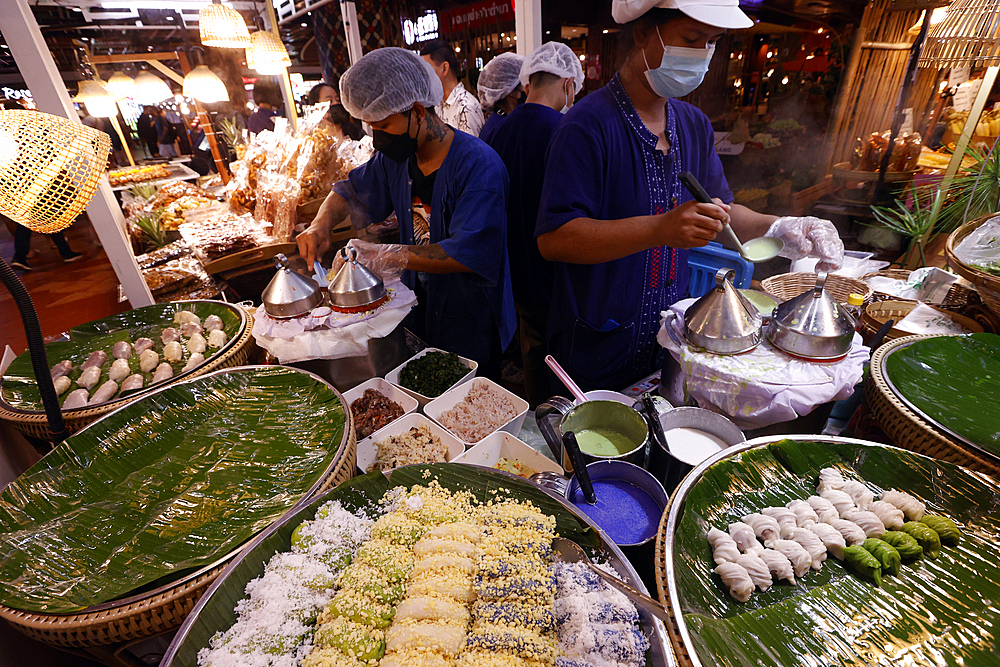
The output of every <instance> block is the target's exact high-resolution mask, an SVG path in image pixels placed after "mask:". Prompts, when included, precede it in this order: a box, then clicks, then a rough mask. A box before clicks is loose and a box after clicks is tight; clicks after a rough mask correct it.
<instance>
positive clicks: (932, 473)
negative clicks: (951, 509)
mask: <svg viewBox="0 0 1000 667" xmlns="http://www.w3.org/2000/svg"><path fill="white" fill-rule="evenodd" d="M786 439H790V440H796V441H808V442H819V443H829V444H830V445H833V446H837V445H843V446H859V445H860V446H864V447H865V448H872V451H863V452H858V453H857V454H856V456H855V458H854V459H853V461H854V463H855V464H860V463H861V462H863V461H864V460H865V459H866V458H867V457H869V456H878V454H877V451H878V450H889V452H892V451H898V450H896V448H893V447H890V446H888V445H882V444H879V443H873V442H867V441H864V440H857V439H854V438H842V437H832V436H822V435H788V436H764V437H760V438H756V439H754V440H750V441H748V442H745V443H740V444H738V445H735V446H733V447H730V448H728V449H726V450H723V451H720V452H719V453H718V454H716V455H714V456H712V457H711V458H709V459H707V460H706V461H704V462H703V463H701V464H700V465H699V466H698V467H696V468H695V469H694V470H692V471H691V472H690V473H689V474H688V475H687V477H685V478H684V480H683V482H682V483H681V485H680V486H679V487H678V488H677V490H676V491H675V492H674V494H673V495H672V496H671V498H670V502H669V503H668V504H667V508H666V510H665V511H664V513H663V517H662V519H661V521H660V527H659V532H658V534H657V538H656V552H655V559H656V563H655V564H656V583H657V589H658V594H659V596H660V600H661V601H662V602H663V604H664V606H665V607H666V608H667V610H668V612H669V613H670V615H671V617H672V619H673V622H672V623H670V624H669V625H670V627H669V636H670V640H671V645H672V648H673V649H674V652H675V655H676V656H677V659H678V663H679V664H680V665H682V667H702V666H703V665H704V666H705V667H709V666H710V665H714V664H716V663H715V662H711V663H706V662H704V661H702V660H701V659H700V658H699V657H698V654H697V649H696V645H695V643H694V641H693V638H692V633H691V631H690V630H689V628H688V626H687V623H686V621H685V618H684V612H685V609H684V608H683V606H682V603H681V599H680V596H679V592H678V584H677V581H676V572H675V569H674V534H675V532H676V530H677V528H678V526H679V525H680V523H681V521H682V519H683V515H684V512H685V504H686V501H687V498H688V494H689V492H690V491H691V490H692V488H693V487H694V486H695V484H696V483H697V482H698V481H699V480H700V479H701V478H702V476H704V475H705V473H706V471H708V469H709V468H711V467H712V466H713V465H715V464H716V463H719V462H720V461H723V460H725V459H728V458H731V457H736V456H739V455H740V454H742V453H744V452H748V451H750V450H755V449H758V448H761V447H765V446H767V445H770V444H772V443H776V442H780V441H782V440H786ZM906 455H907V456H910V457H913V456H916V457H918V458H917V459H916V462H917V463H921V461H920V458H925V457H920V456H919V455H915V454H910V453H906ZM845 461H847V462H848V463H849V464H850V463H851V459H846V458H845ZM799 462H800V463H801V461H799ZM922 463H923V464H925V469H924V474H925V475H926V476H927V477H928V480H929V483H930V484H931V487H930V488H933V485H934V484H936V483H939V482H938V480H937V478H938V477H940V483H945V482H946V481H947V479H949V476H951V477H954V476H955V475H958V476H960V477H961V479H962V480H963V481H967V482H969V484H972V485H975V486H982V485H990V486H992V487H996V481H994V480H990V479H989V478H987V477H984V476H980V475H978V474H977V473H972V472H969V471H962V470H961V469H960V468H957V467H956V468H950V469H942V468H940V467H937V466H935V465H934V464H933V463H932V462H931V461H929V460H928V461H923V462H922ZM762 474H764V473H763V472H762ZM907 474H908V473H907V472H906V470H901V471H900V472H899V475H898V477H899V479H905V478H906V475H907ZM744 488H745V486H744ZM968 491H969V490H968V489H967V488H963V489H962V491H961V492H956V495H960V496H961V498H960V500H958V501H956V502H960V503H965V502H968V503H973V504H974V503H976V502H978V503H987V504H988V503H989V502H990V501H989V499H983V498H979V497H972V496H970V495H969V493H968ZM996 492H1000V489H996ZM980 510H981V512H980V515H982V513H983V512H985V513H988V512H989V509H988V507H986V506H981V507H980ZM748 511H749V510H748ZM982 528H983V530H985V527H982ZM994 528H995V526H994ZM976 530H979V528H978V527H977V529H976ZM964 539H966V538H965V537H963V540H964ZM963 544H964V542H963ZM706 547H707V542H706ZM945 549H951V550H954V552H956V553H959V554H961V552H962V545H959V547H945ZM963 555H964V554H963ZM959 557H960V556H955V558H956V559H957V558H959ZM970 562H971V561H970ZM906 567H916V565H914V564H910V565H908V566H904V569H905V568H906ZM713 576H714V575H713ZM806 576H807V577H808V576H810V575H806ZM817 576H818V575H817ZM899 576H900V577H902V576H904V574H903V573H901V574H900V575H899ZM942 576H943V575H942ZM927 578H928V579H933V577H927ZM925 583H926V585H927V586H928V587H929V588H930V589H931V590H933V588H934V585H935V584H934V583H933V582H926V580H925ZM942 583H943V584H944V585H947V586H950V585H953V584H951V583H949V582H944V581H943V580H942ZM782 585H784V584H782ZM800 585H801V584H800ZM754 595H760V593H759V592H757V591H755V592H754ZM930 595H933V593H930ZM811 597H812V594H808V595H805V596H804V597H803V600H804V601H806V602H807V603H808V600H809V598H811ZM943 604H944V603H943ZM789 608H794V605H792V607H789ZM750 615H754V614H753V613H752V612H750ZM845 618H848V619H849V618H851V614H850V613H849V612H848V613H847V614H846V616H845ZM857 620H858V623H859V624H858V625H857V626H856V627H855V629H856V631H857V632H859V633H861V632H863V631H864V630H865V629H866V628H867V627H868V626H867V625H865V619H861V618H859V619H857ZM867 622H868V624H869V625H870V624H872V622H871V620H870V619H869V620H868V621H867ZM939 622H943V621H940V619H939ZM969 622H970V623H974V622H988V621H987V620H986V619H983V618H979V619H976V620H975V621H971V620H970V621H969ZM874 625H879V623H878V622H877V621H876V622H875V623H874ZM788 627H792V626H791V625H789V626H788ZM788 627H786V628H784V631H785V632H788V631H789V629H788ZM933 630H934V629H933V628H929V627H924V628H922V632H923V633H931V634H932V633H933ZM972 634H977V633H976V632H973V633H972ZM927 636H929V635H927ZM730 641H737V638H736V637H730ZM906 643H907V642H905V641H904V642H902V643H899V644H897V645H896V646H894V647H889V646H886V647H885V648H883V645H882V644H872V645H867V644H866V645H864V646H863V647H859V648H865V649H867V653H866V655H867V657H868V658H869V661H868V662H862V661H859V662H858V663H857V664H878V665H889V664H902V663H901V662H897V661H894V660H893V659H892V658H891V657H890V656H889V655H888V654H887V653H883V651H888V649H889V648H894V649H896V650H899V651H901V652H902V654H905V655H907V658H908V659H914V658H915V656H911V655H909V654H908V653H907V650H906V648H905V646H906ZM921 643H922V641H921V639H920V638H919V636H913V637H912V644H913V646H914V647H920V645H921ZM746 644H747V645H750V646H754V645H755V646H756V650H757V651H766V650H767V649H766V648H765V647H764V646H763V645H762V644H760V643H759V642H758V640H757V637H756V636H754V637H749V638H747V642H746ZM787 644H788V646H791V647H797V646H799V645H798V644H797V643H796V641H795V637H792V636H789V638H788V642H787ZM976 645H977V642H970V646H972V647H974V646H976ZM978 645H980V646H981V644H978ZM755 655H756V654H755ZM764 655H766V653H765V654H764ZM761 657H763V656H761ZM812 657H813V658H814V657H815V656H812ZM752 658H753V656H750V655H746V661H745V662H740V663H739V664H747V665H749V664H761V665H763V664H770V663H765V662H764V661H763V660H760V661H758V660H757V659H756V658H753V659H752ZM829 658H830V657H829V656H827V661H825V662H823V663H822V664H841V663H840V662H830V661H829ZM773 659H774V658H773V657H772V660H773ZM718 664H727V665H728V664H734V663H730V662H728V661H726V662H722V661H721V660H720V662H719V663H718ZM788 664H814V662H813V660H811V659H810V658H809V656H808V654H807V655H806V656H804V660H803V662H801V663H788ZM816 664H819V663H816ZM851 664H855V663H851ZM914 664H925V663H924V662H921V661H919V660H918V661H917V662H914ZM927 664H930V663H927ZM949 664H952V662H951V661H949ZM958 664H961V662H959V663H958ZM965 664H969V665H971V664H979V665H981V664H992V663H984V662H982V661H981V660H980V661H979V662H975V663H973V662H966V663H965Z"/></svg>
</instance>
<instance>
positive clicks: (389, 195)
mask: <svg viewBox="0 0 1000 667" xmlns="http://www.w3.org/2000/svg"><path fill="white" fill-rule="evenodd" d="M340 96H341V101H342V103H343V105H344V107H346V108H347V110H348V111H349V112H350V113H351V115H352V116H354V117H357V118H361V119H363V120H364V121H365V122H367V123H369V124H370V125H371V126H372V130H373V133H372V134H373V140H374V145H375V149H376V151H378V152H377V153H376V154H375V156H374V157H372V159H371V160H369V161H368V162H367V163H366V164H364V165H362V166H360V167H358V168H357V169H354V170H353V171H352V172H351V173H350V174H349V175H348V177H347V180H346V181H341V182H339V183H337V184H336V185H334V188H333V191H332V192H331V193H330V195H329V196H328V197H327V198H326V200H325V201H324V202H323V205H322V206H321V207H320V209H319V212H318V213H317V214H316V218H315V219H314V220H313V222H312V224H311V225H310V226H309V228H308V229H307V230H306V231H304V232H302V233H301V234H299V236H298V238H297V239H296V241H297V242H298V246H299V251H300V253H301V254H302V256H303V258H305V260H306V262H307V263H308V264H309V265H310V266H311V265H312V263H313V260H314V259H316V258H317V257H320V256H322V254H323V253H324V252H325V251H326V250H327V249H328V248H329V246H330V230H331V229H333V228H334V227H336V225H337V224H339V223H340V222H342V221H343V220H344V219H346V218H347V216H348V215H350V216H351V220H352V222H353V223H354V225H355V226H356V227H357V228H363V227H364V226H366V225H367V224H368V223H369V222H372V221H376V222H378V221H382V220H384V219H385V218H387V217H388V216H389V214H390V213H392V212H393V211H395V213H396V217H397V219H398V220H399V231H400V241H401V245H375V244H368V243H364V242H359V241H357V240H355V241H352V245H354V246H355V247H356V248H358V250H359V259H360V260H361V261H362V263H364V264H368V265H370V264H371V263H372V262H373V261H375V260H376V259H377V260H378V261H379V262H382V263H383V264H390V265H391V264H395V265H396V266H397V268H400V269H406V271H405V273H404V274H403V280H404V282H405V283H406V284H407V285H408V286H409V287H411V288H413V289H416V290H418V293H420V292H421V291H422V288H424V287H425V288H426V300H425V307H426V311H425V316H424V318H423V319H424V321H423V322H420V323H419V324H420V325H422V327H423V329H422V331H419V332H418V333H419V334H421V335H422V336H423V337H424V339H425V340H426V341H427V343H429V344H430V345H432V346H434V347H440V348H442V349H445V350H448V351H450V352H456V353H457V354H460V355H462V356H465V357H469V358H472V359H475V360H476V361H478V362H479V363H480V364H481V365H483V367H484V371H485V374H487V375H490V374H491V373H490V369H494V372H493V373H492V374H493V375H498V372H496V371H498V370H499V356H500V352H501V351H502V349H503V348H504V347H506V346H507V345H508V344H509V343H510V341H511V339H512V338H513V335H514V326H515V314H514V301H513V296H512V294H511V286H510V275H509V270H508V264H507V246H506V216H505V211H506V202H507V172H506V170H505V169H504V166H503V163H502V162H501V161H500V158H499V157H498V156H497V154H496V153H494V152H493V150H491V149H490V148H489V146H487V145H486V144H484V143H483V142H482V141H480V140H479V139H477V138H475V137H472V136H470V135H468V134H465V133H463V132H458V131H456V130H454V129H453V128H451V127H449V126H448V125H445V124H444V123H443V122H441V120H440V119H439V118H438V117H437V116H436V115H435V113H434V111H433V109H432V107H434V106H435V105H437V104H440V102H441V99H442V96H443V90H442V87H441V81H440V80H439V79H438V78H437V76H436V75H435V74H434V71H433V70H432V69H431V67H430V65H428V64H427V63H426V62H424V61H423V60H422V59H421V58H420V56H418V55H416V54H415V53H412V52H410V51H406V50H405V49H398V48H385V49H377V50H375V51H372V52H371V53H368V54H366V55H365V56H364V57H362V58H361V59H360V60H358V62H357V63H355V64H354V65H353V66H352V67H351V68H350V69H349V70H347V72H346V73H345V74H344V76H343V78H342V79H341V81H340Z"/></svg>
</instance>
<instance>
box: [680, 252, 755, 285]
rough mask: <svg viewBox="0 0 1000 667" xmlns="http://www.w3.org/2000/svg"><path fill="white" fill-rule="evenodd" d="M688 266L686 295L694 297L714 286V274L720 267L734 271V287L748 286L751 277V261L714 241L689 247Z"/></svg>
mask: <svg viewBox="0 0 1000 667" xmlns="http://www.w3.org/2000/svg"><path fill="white" fill-rule="evenodd" d="M688 266H690V267H691V280H690V282H689V283H688V296H691V297H694V298H695V299H697V298H698V297H700V296H704V295H705V294H707V293H708V291H709V290H711V289H712V288H713V287H715V274H716V273H718V272H719V269H721V268H729V269H733V270H734V271H736V279H735V280H733V285H735V286H736V287H750V281H751V280H752V279H753V263H752V262H748V261H747V260H745V259H743V258H742V257H740V254H739V253H738V252H736V251H735V250H727V249H726V248H723V247H722V244H720V243H716V242H715V241H712V242H711V243H709V244H708V245H707V246H704V247H702V248H691V250H690V252H689V253H688Z"/></svg>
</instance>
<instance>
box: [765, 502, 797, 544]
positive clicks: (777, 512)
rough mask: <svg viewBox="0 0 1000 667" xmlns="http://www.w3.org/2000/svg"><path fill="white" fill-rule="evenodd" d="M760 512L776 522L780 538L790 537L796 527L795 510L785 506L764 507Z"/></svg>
mask: <svg viewBox="0 0 1000 667" xmlns="http://www.w3.org/2000/svg"><path fill="white" fill-rule="evenodd" d="M760 513H761V514H763V515H764V516H769V517H771V518H772V519H774V520H775V521H777V522H778V528H779V530H780V533H781V538H782V539H785V540H787V539H791V536H792V533H793V532H794V531H795V529H796V528H798V521H797V520H796V518H795V512H793V511H792V510H790V509H788V508H787V507H765V508H764V509H762V510H761V511H760Z"/></svg>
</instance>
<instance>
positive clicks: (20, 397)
mask: <svg viewBox="0 0 1000 667" xmlns="http://www.w3.org/2000/svg"><path fill="white" fill-rule="evenodd" d="M182 310H190V311H191V312H193V313H194V314H195V315H197V316H198V317H200V318H201V319H202V321H204V320H205V318H206V317H208V316H209V315H218V316H219V317H220V318H221V319H222V324H223V330H224V331H225V332H226V338H227V341H228V342H227V343H226V344H225V345H224V346H223V347H222V348H220V349H218V350H216V349H214V348H208V349H207V350H206V351H205V363H208V362H209V361H210V360H211V359H212V358H213V357H215V356H216V355H218V354H219V353H221V352H224V351H226V350H228V349H229V348H231V347H232V346H233V344H234V343H235V340H236V338H237V337H239V336H240V334H242V333H243V327H244V326H245V318H244V316H243V314H242V312H241V311H240V310H239V308H237V307H236V306H233V305H231V304H228V303H224V302H222V301H186V302H185V301H178V302H176V303H163V304H155V305H152V306H144V307H142V308H136V309H135V310H129V311H126V312H124V313H120V314H118V315H111V316H110V317H105V318H103V319H100V320H94V321H93V322H88V323H87V324H83V325H81V326H78V327H74V328H73V329H70V331H69V337H70V339H69V340H67V341H55V342H52V343H46V345H45V354H46V355H47V356H48V359H49V366H55V365H56V364H57V363H59V362H60V361H62V360H64V359H69V360H70V361H72V362H73V367H74V368H73V371H72V372H71V373H70V378H72V379H73V380H76V378H78V377H80V373H81V372H82V371H81V370H80V365H81V364H83V362H85V361H86V360H87V356H88V355H89V354H90V353H91V352H94V351H96V350H104V351H105V352H107V354H108V361H107V362H106V363H105V364H104V367H103V368H102V369H101V379H100V381H99V382H98V383H97V385H95V387H94V389H93V390H91V393H93V392H94V391H96V390H97V387H99V386H101V384H102V383H103V382H105V381H107V380H108V379H109V378H108V373H109V372H110V370H111V362H112V361H113V359H112V357H111V349H112V348H113V347H114V345H115V343H117V342H119V341H128V342H129V343H133V342H135V341H136V340H137V339H139V338H142V337H143V336H145V337H146V338H150V339H152V341H153V343H154V345H153V349H154V350H155V351H156V352H157V353H158V354H159V355H160V361H161V362H164V361H167V359H164V358H163V341H161V340H160V333H161V332H162V331H163V330H164V329H165V328H167V327H172V326H175V325H174V314H175V313H178V312H180V311H182ZM206 338H207V335H206ZM182 347H184V345H183V343H182ZM190 356H191V353H190V352H188V350H187V348H186V347H184V356H183V357H182V358H181V360H180V361H169V362H168V363H169V364H170V365H171V367H172V368H173V369H174V376H173V377H172V378H170V379H169V380H164V381H163V382H160V383H157V384H156V385H152V384H150V380H152V378H153V374H152V373H143V372H142V371H140V369H139V355H137V354H133V355H132V357H131V358H130V359H129V360H128V363H129V368H130V369H131V371H132V373H141V374H142V375H143V376H144V377H145V386H144V387H143V388H142V389H136V390H134V391H131V392H123V393H119V394H118V395H117V396H115V397H114V399H112V400H118V399H120V398H124V397H126V396H127V397H130V398H134V397H137V396H140V395H144V394H147V393H149V391H150V389H152V388H154V387H159V386H162V385H163V384H164V383H167V382H176V381H177V380H178V379H181V378H182V377H183V376H184V375H190V373H191V371H189V372H188V373H185V374H183V375H182V373H181V369H182V368H184V365H185V364H186V363H187V362H188V358H189V357H190ZM193 370H194V369H192V371H193ZM76 388H77V387H76V385H75V384H74V385H72V386H71V387H70V389H69V390H68V391H66V392H65V393H64V394H63V395H62V396H60V397H59V403H60V405H61V404H62V403H63V402H64V401H65V400H66V399H67V398H68V397H69V395H70V393H71V392H72V391H73V389H76ZM0 400H2V401H3V402H4V403H6V404H7V406H9V407H10V408H13V409H14V410H17V411H22V412H41V411H44V409H45V408H44V406H43V405H42V397H41V395H40V394H39V392H38V383H37V382H36V381H35V372H34V370H33V369H32V367H31V355H30V354H29V352H28V350H25V351H24V352H22V353H21V354H20V355H18V357H17V358H16V359H14V361H12V362H11V364H10V366H9V367H8V368H7V372H6V374H5V375H4V378H3V384H2V385H0ZM88 407H93V406H88Z"/></svg>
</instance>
